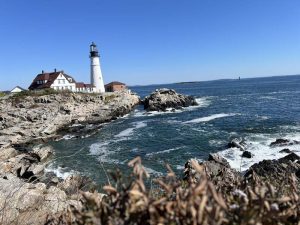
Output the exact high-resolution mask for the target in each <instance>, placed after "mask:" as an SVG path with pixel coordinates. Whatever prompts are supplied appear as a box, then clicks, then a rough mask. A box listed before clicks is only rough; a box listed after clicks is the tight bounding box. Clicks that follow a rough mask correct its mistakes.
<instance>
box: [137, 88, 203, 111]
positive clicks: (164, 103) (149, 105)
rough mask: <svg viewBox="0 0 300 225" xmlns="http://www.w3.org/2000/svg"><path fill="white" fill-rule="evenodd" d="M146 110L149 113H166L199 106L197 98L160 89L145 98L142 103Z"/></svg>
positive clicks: (171, 90)
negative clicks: (168, 110)
mask: <svg viewBox="0 0 300 225" xmlns="http://www.w3.org/2000/svg"><path fill="white" fill-rule="evenodd" d="M142 104H143V105H144V109H145V110H147V111H166V110H167V109H168V108H171V109H181V108H182V107H189V106H193V105H198V103H197V102H196V100H195V98H194V97H192V96H187V95H183V94H178V93H176V91H175V90H173V89H166V88H163V89H159V90H156V91H155V92H153V93H151V94H150V95H149V96H147V97H145V99H144V100H143V101H142Z"/></svg>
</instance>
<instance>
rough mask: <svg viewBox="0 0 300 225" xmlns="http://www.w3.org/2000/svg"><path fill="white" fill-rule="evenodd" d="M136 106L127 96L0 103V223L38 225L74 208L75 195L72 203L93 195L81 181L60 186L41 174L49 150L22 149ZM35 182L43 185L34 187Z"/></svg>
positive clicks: (65, 95) (69, 96) (132, 97)
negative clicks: (68, 128)
mask: <svg viewBox="0 0 300 225" xmlns="http://www.w3.org/2000/svg"><path fill="white" fill-rule="evenodd" d="M105 96H106V97H107V98H106V97H105ZM106 99H110V100H109V101H105V100H106ZM139 101H140V100H139V97H138V96H137V95H135V94H132V93H130V92H128V91H124V92H118V93H104V94H101V95H100V94H99V95H95V94H93V95H89V94H84V95H83V94H78V93H61V94H51V95H45V96H27V97H24V98H23V97H18V99H17V101H15V100H12V99H10V98H7V99H1V101H0V130H1V134H0V209H1V210H0V212H1V213H0V214H1V216H0V221H1V222H0V223H1V224H17V223H18V224H23V225H27V224H28V225H29V224H44V223H45V218H47V216H48V215H49V214H53V213H57V212H60V211H62V210H67V209H68V207H69V206H70V205H74V206H75V207H80V205H81V202H80V196H81V194H79V196H76V199H75V198H73V200H71V199H70V198H71V196H69V195H72V194H74V193H76V194H77V190H83V191H85V190H90V189H93V184H92V182H91V180H89V179H87V178H78V177H73V178H70V179H69V180H67V181H64V182H62V183H60V179H58V178H57V179H55V178H53V176H52V177H51V175H49V174H50V173H46V174H44V166H45V161H46V160H47V159H48V158H49V157H50V156H51V155H52V154H53V149H52V148H51V147H49V146H45V147H35V148H34V149H32V150H31V147H30V145H27V144H26V143H28V144H29V143H33V142H35V141H39V140H40V141H44V140H47V139H49V138H56V137H57V132H58V130H59V129H61V128H62V127H65V126H69V125H70V124H71V123H72V121H77V122H78V123H82V124H84V126H87V127H89V124H100V123H103V122H108V121H110V120H111V119H112V118H117V117H119V116H123V115H124V114H125V113H128V112H129V111H131V110H132V109H133V107H134V106H135V105H137V104H138V103H139ZM97 128H98V126H95V129H97ZM83 132H84V130H83ZM41 175H42V176H41ZM52 175H53V174H52ZM20 178H21V179H20ZM33 180H34V181H35V182H34V183H30V182H31V181H33ZM40 181H43V182H45V184H41V183H36V182H40ZM59 185H61V186H60V187H61V188H60V187H58V186H59ZM75 190H76V192H75ZM80 193H81V192H80ZM4 206H5V207H4Z"/></svg>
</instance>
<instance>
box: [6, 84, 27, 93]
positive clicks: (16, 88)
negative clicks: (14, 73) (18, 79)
mask: <svg viewBox="0 0 300 225" xmlns="http://www.w3.org/2000/svg"><path fill="white" fill-rule="evenodd" d="M22 91H26V89H24V88H21V87H20V86H16V87H14V88H13V89H12V90H11V91H10V93H19V92H22Z"/></svg>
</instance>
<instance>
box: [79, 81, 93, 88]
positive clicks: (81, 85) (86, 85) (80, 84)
mask: <svg viewBox="0 0 300 225" xmlns="http://www.w3.org/2000/svg"><path fill="white" fill-rule="evenodd" d="M93 87H95V86H94V85H92V84H85V83H83V82H77V83H76V88H93Z"/></svg>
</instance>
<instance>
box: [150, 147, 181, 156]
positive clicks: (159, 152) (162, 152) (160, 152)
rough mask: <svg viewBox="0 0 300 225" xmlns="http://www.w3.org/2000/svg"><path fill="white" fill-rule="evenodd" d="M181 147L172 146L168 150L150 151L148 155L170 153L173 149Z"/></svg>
mask: <svg viewBox="0 0 300 225" xmlns="http://www.w3.org/2000/svg"><path fill="white" fill-rule="evenodd" d="M180 148H181V147H176V148H170V149H166V150H163V151H158V152H150V153H147V154H146V156H148V157H149V156H154V155H159V154H165V153H170V152H172V151H176V150H178V149H180Z"/></svg>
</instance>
